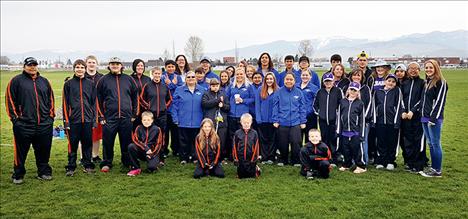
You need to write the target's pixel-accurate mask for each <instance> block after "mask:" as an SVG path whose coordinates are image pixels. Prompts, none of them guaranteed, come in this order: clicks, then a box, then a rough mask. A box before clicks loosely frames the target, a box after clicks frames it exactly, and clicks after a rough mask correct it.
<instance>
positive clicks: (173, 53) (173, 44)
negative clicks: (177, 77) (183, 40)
mask: <svg viewBox="0 0 468 219" xmlns="http://www.w3.org/2000/svg"><path fill="white" fill-rule="evenodd" d="M172 59H175V43H174V40H172Z"/></svg>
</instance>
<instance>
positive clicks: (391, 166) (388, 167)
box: [387, 163, 395, 171]
mask: <svg viewBox="0 0 468 219" xmlns="http://www.w3.org/2000/svg"><path fill="white" fill-rule="evenodd" d="M387 170H390V171H393V170H395V165H393V164H391V163H389V164H387Z"/></svg>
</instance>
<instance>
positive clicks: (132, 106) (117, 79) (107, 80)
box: [96, 73, 139, 167]
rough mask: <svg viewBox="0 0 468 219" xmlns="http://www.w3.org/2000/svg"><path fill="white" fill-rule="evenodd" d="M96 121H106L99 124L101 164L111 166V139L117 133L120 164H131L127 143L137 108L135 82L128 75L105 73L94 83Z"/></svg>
mask: <svg viewBox="0 0 468 219" xmlns="http://www.w3.org/2000/svg"><path fill="white" fill-rule="evenodd" d="M96 86H97V97H98V106H99V107H98V113H99V121H106V123H105V124H104V125H103V126H102V128H103V130H102V131H103V133H102V135H103V136H102V137H103V139H102V145H103V160H102V162H101V164H100V166H101V167H103V166H109V167H112V162H113V160H114V141H115V137H116V135H117V133H118V134H119V141H120V152H121V154H122V157H121V161H122V165H123V166H125V167H129V166H130V165H131V163H130V160H129V156H128V145H129V144H130V143H131V141H132V128H133V124H132V121H131V119H132V118H136V117H137V115H138V111H139V103H138V102H139V101H138V86H137V84H136V82H135V80H134V79H133V78H132V77H130V76H129V75H126V74H123V73H120V74H114V73H108V74H106V75H104V76H103V77H102V78H101V79H100V80H99V81H98V83H97V85H96Z"/></svg>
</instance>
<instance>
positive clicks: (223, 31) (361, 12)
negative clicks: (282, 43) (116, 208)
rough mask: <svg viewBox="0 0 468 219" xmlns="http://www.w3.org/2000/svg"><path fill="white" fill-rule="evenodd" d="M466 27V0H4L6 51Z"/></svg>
mask: <svg viewBox="0 0 468 219" xmlns="http://www.w3.org/2000/svg"><path fill="white" fill-rule="evenodd" d="M460 29H465V30H466V29H468V2H421V1H417V2H403V1H396V2H388V1H387V2H367V1H363V2H350V1H344V2H338V1H333V2H304V1H298V2H289V1H287V2H286V1H271V2H268V1H258V2H247V1H240V2H236V1H229V2H212V1H208V2H202V1H200V2H182V1H176V2H162V1H158V2H150V1H141V2H135V1H131V2H130V1H117V2H111V1H103V2H94V1H93V2H92V1H82V2H80V1H76V2H56V1H51V2H40V1H39V2H13V1H7V2H5V1H1V51H2V52H9V53H23V52H29V51H35V50H42V49H50V50H59V51H110V50H122V51H131V52H139V53H157V54H161V53H162V52H163V51H164V50H165V49H167V50H168V51H169V52H171V53H172V45H173V42H174V44H175V52H176V53H181V52H183V48H184V46H185V43H186V41H187V39H188V38H189V37H190V36H192V35H195V36H199V37H200V38H202V39H203V41H204V48H205V52H218V51H222V50H228V49H233V48H234V45H235V42H236V41H237V45H238V47H240V48H241V47H245V46H249V45H254V44H261V43H268V42H272V41H275V40H286V41H298V40H303V39H315V38H331V37H347V38H354V39H356V38H359V39H370V40H389V39H392V38H396V37H399V36H402V35H408V34H412V33H428V32H432V31H454V30H460Z"/></svg>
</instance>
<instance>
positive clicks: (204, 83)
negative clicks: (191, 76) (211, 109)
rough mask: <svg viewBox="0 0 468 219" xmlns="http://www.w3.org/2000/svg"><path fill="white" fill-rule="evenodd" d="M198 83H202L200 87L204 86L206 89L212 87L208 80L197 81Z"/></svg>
mask: <svg viewBox="0 0 468 219" xmlns="http://www.w3.org/2000/svg"><path fill="white" fill-rule="evenodd" d="M197 84H198V85H200V87H202V88H204V89H205V91H207V90H209V89H210V85H209V84H208V83H206V80H203V81H197Z"/></svg>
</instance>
